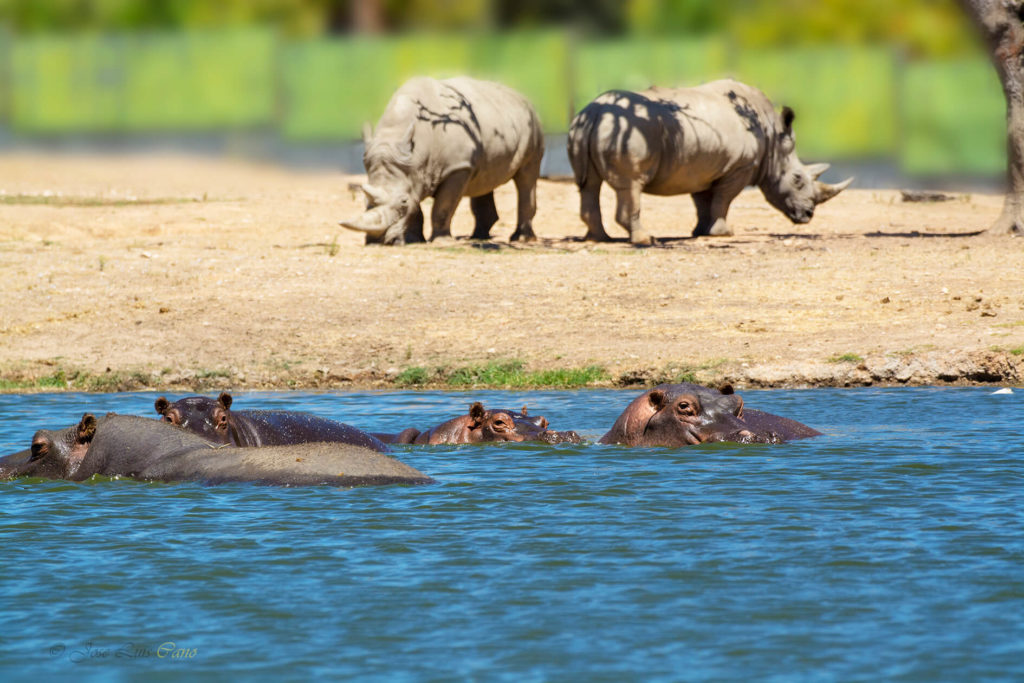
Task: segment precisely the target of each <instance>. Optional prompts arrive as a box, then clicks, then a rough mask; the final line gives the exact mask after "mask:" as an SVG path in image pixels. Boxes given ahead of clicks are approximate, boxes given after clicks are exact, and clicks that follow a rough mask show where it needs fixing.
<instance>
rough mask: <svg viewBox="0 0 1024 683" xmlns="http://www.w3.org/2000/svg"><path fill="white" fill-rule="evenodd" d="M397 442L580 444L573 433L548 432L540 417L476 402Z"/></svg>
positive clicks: (577, 436)
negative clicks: (490, 408)
mask: <svg viewBox="0 0 1024 683" xmlns="http://www.w3.org/2000/svg"><path fill="white" fill-rule="evenodd" d="M403 434H405V435H406V438H405V439H402V438H401V435H399V437H400V438H399V439H398V441H399V442H405V443H416V444H435V445H436V444H467V443H485V442H497V441H506V442H522V441H543V442H545V443H551V444H555V443H581V442H582V439H581V438H580V436H579V435H578V434H577V433H576V432H572V431H569V432H556V431H553V430H551V429H548V421H547V419H546V418H545V417H543V416H541V415H536V416H531V415H528V414H527V412H526V408H525V407H524V408H523V410H522V411H515V410H504V409H493V410H488V409H486V408H484V406H483V404H482V403H480V402H479V401H478V402H476V403H473V404H472V405H470V406H469V412H468V413H467V414H465V415H461V416H459V417H456V418H453V419H451V420H448V421H447V422H443V423H441V424H439V425H437V426H436V427H434V428H433V429H430V430H428V431H426V432H423V433H418V432H415V430H412V433H410V431H409V430H407V431H406V432H404V433H403Z"/></svg>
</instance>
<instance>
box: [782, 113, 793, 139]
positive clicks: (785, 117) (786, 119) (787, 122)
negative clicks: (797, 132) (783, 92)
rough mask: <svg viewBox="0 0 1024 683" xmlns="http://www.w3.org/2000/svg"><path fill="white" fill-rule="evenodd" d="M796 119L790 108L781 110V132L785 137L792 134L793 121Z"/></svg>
mask: <svg viewBox="0 0 1024 683" xmlns="http://www.w3.org/2000/svg"><path fill="white" fill-rule="evenodd" d="M795 118H796V114H795V113H794V112H793V110H792V109H791V108H790V107H783V108H782V132H783V133H785V134H786V135H792V134H793V119H795Z"/></svg>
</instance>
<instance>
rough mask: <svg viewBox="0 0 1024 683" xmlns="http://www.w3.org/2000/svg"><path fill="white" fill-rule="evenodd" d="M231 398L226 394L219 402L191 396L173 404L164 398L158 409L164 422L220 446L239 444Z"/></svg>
mask: <svg viewBox="0 0 1024 683" xmlns="http://www.w3.org/2000/svg"><path fill="white" fill-rule="evenodd" d="M231 402H232V398H231V394H229V393H227V392H226V391H225V392H222V393H221V395H220V396H218V397H217V399H216V400H214V399H212V398H207V397H206V396H189V397H188V398H183V399H179V400H177V401H175V402H174V403H171V402H170V401H168V400H167V399H166V398H164V397H163V396H161V397H160V398H158V399H157V400H156V403H155V404H154V407H155V408H156V412H157V413H159V414H160V417H161V419H162V420H163V421H164V422H170V423H171V424H173V425H177V426H179V427H183V428H185V429H188V430H189V431H191V432H194V433H196V434H198V435H200V436H203V437H206V438H207V439H210V440H211V441H216V442H217V443H224V444H226V443H234V444H235V445H239V444H238V438H237V435H236V434H235V433H234V431H235V430H234V429H233V428H232V427H233V424H232V422H233V421H232V416H231Z"/></svg>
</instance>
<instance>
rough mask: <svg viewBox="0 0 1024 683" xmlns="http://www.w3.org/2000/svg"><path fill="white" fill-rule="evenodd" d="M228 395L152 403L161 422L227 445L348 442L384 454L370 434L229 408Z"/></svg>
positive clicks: (278, 413)
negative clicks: (161, 419) (215, 397)
mask: <svg viewBox="0 0 1024 683" xmlns="http://www.w3.org/2000/svg"><path fill="white" fill-rule="evenodd" d="M232 403H233V399H232V398H231V394H229V393H227V392H226V391H225V392H222V393H221V395H220V396H218V397H217V399H216V400H214V399H212V398H207V397H206V396H188V397H186V398H182V399H178V400H177V401H175V402H174V403H171V402H170V401H168V400H167V399H166V398H164V397H163V396H161V397H160V398H158V399H157V400H156V402H155V404H154V407H155V408H156V412H157V413H159V415H160V416H161V417H162V418H163V420H164V421H165V422H170V423H171V424H174V425H178V426H179V427H184V428H185V429H188V430H189V431H192V432H195V433H196V434H199V435H200V436H204V437H206V438H207V439H210V440H211V441H216V442H217V443H221V444H226V445H231V446H287V445H291V444H297V443H313V442H317V441H322V442H330V443H349V444H352V445H354V446H362V447H364V448H370V449H372V450H375V451H379V452H381V453H386V452H387V450H388V447H387V446H386V445H385V444H384V443H382V442H381V441H380V440H379V439H377V438H376V437H374V436H373V435H371V434H369V433H367V432H364V431H363V430H361V429H359V428H357V427H353V426H352V425H347V424H345V423H344V422H336V421H334V420H328V419H327V418H324V417H319V416H317V415H310V414H309V413H301V412H296V411H291V410H231V405H232Z"/></svg>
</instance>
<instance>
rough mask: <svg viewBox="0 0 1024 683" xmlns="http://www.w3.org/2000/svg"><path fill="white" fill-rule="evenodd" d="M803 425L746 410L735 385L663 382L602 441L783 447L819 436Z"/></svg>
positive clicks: (635, 402) (629, 409)
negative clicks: (743, 444) (779, 445)
mask: <svg viewBox="0 0 1024 683" xmlns="http://www.w3.org/2000/svg"><path fill="white" fill-rule="evenodd" d="M818 434H820V432H818V431H816V430H814V429H811V428H810V427H808V426H806V425H802V424H800V423H799V422H795V421H794V420H790V419H788V418H784V417H779V416H777V415H772V414H770V413H764V412H762V411H759V410H745V409H744V406H743V399H742V398H740V397H739V395H737V394H736V393H734V392H733V388H732V386H729V385H726V386H724V387H722V388H721V389H710V388H708V387H704V386H700V385H699V384H688V383H681V384H661V385H659V386H657V387H655V388H654V389H651V390H650V391H648V392H646V393H644V394H643V395H641V396H639V397H637V398H636V399H634V400H633V402H632V403H630V404H629V405H628V406H627V407H626V409H625V410H624V411H623V412H622V414H621V415H620V416H619V418H618V420H616V421H615V424H614V425H612V428H611V429H610V430H609V431H608V433H607V434H605V435H604V436H603V437H601V441H600V443H606V444H625V445H628V446H666V447H678V446H694V445H697V444H701V443H708V442H714V441H734V442H739V443H781V442H783V441H787V440H789V439H799V438H804V437H808V436H817V435H818Z"/></svg>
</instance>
